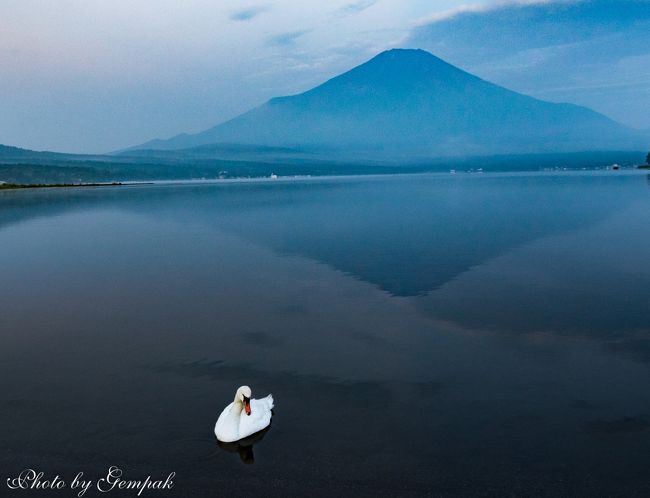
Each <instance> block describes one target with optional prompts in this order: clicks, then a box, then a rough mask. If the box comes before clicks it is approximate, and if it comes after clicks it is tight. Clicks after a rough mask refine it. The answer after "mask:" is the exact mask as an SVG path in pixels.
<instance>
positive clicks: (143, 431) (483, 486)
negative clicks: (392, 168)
mask: <svg viewBox="0 0 650 498" xmlns="http://www.w3.org/2000/svg"><path fill="white" fill-rule="evenodd" d="M648 219H650V188H649V185H648V180H647V177H646V176H645V175H642V174H626V173H624V172H615V173H614V172H612V173H580V174H566V173H565V174H520V175H517V174H484V175H462V174H459V175H453V176H451V175H420V176H395V177H375V178H338V179H310V180H304V181H297V180H296V181H275V182H270V181H267V182H249V183H218V184H205V185H164V186H148V187H121V188H101V189H69V190H66V189H55V190H34V191H31V192H27V191H22V192H1V193H0V262H1V264H2V273H1V275H2V285H1V286H0V303H2V312H1V313H0V330H1V332H2V335H1V338H2V339H1V340H2V347H1V348H0V388H1V389H2V392H3V395H2V396H3V403H2V404H1V405H0V423H1V424H2V426H3V427H5V428H11V429H10V430H6V429H5V430H4V431H3V450H2V452H0V462H1V463H2V464H3V465H2V468H3V469H6V470H5V472H6V474H7V477H8V476H10V475H12V474H13V473H17V472H19V471H20V470H22V469H24V468H26V467H32V468H39V469H40V470H43V471H44V472H46V474H47V473H48V472H50V473H58V474H60V475H67V476H72V477H74V475H75V474H76V473H77V472H79V471H84V473H85V475H88V476H95V477H100V476H101V475H103V474H105V470H106V468H107V467H108V466H110V465H119V466H121V467H122V468H123V469H124V471H125V473H126V474H129V475H130V476H131V478H138V477H140V478H142V477H143V476H146V475H149V474H152V475H163V474H165V472H167V473H168V472H171V471H174V472H176V473H177V478H176V485H175V486H176V488H175V490H176V491H178V493H179V494H183V493H184V494H187V495H190V496H202V495H205V496H213V495H214V493H215V492H216V491H215V490H217V491H218V492H222V493H224V494H225V493H229V492H237V493H238V494H243V495H247V494H253V493H254V490H255V489H268V490H270V493H271V494H278V495H286V494H304V493H306V492H310V493H312V494H316V495H319V494H324V495H326V494H342V495H349V494H354V495H356V496H377V495H379V496H381V495H386V496H395V495H399V496H408V495H414V496H415V495H423V494H433V495H444V496H472V495H481V496H503V495H515V496H555V495H562V496H567V495H568V496H602V495H606V496H629V495H634V494H636V495H643V494H644V493H647V492H650V478H649V477H648V474H647V468H648V465H649V464H650V424H649V423H648V421H649V420H650V390H649V389H648V386H647V379H648V368H649V367H650V306H648V294H649V291H650V260H649V258H648V257H647V248H648V247H650V224H649V223H648V222H647V220H648ZM241 384H248V385H250V386H251V387H252V388H253V395H254V396H255V395H256V394H258V395H262V394H266V393H268V392H272V393H273V395H274V397H275V400H276V408H275V413H276V414H275V416H274V419H273V429H272V430H271V431H270V432H269V433H268V434H267V435H266V436H265V437H264V440H263V441H261V442H260V443H259V444H255V447H254V450H255V451H254V461H255V465H252V466H245V465H241V461H249V460H250V459H251V458H252V445H251V446H248V447H245V446H246V445H244V447H241V448H234V450H235V451H236V452H237V453H238V455H239V456H240V458H232V457H233V455H230V454H228V451H217V452H213V451H212V450H211V449H208V448H207V447H206V446H207V442H206V440H207V439H210V438H212V441H214V439H213V433H212V430H213V427H214V423H215V421H216V419H217V417H218V415H219V413H220V412H221V410H222V409H223V407H224V406H225V405H226V404H228V403H229V402H230V401H231V398H232V392H233V390H234V389H236V387H237V386H238V385H241ZM227 449H230V450H233V448H227ZM249 449H250V451H251V452H250V454H249V453H248V450H249ZM206 450H207V451H210V452H211V453H210V455H211V456H210V457H209V458H204V457H205V455H206ZM242 483H246V486H245V487H242ZM269 483H272V487H269ZM261 486H265V488H260V487H261Z"/></svg>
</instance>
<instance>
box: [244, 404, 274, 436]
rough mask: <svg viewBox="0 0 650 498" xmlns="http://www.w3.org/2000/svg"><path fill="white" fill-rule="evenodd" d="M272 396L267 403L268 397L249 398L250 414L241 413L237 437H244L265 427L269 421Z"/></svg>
mask: <svg viewBox="0 0 650 498" xmlns="http://www.w3.org/2000/svg"><path fill="white" fill-rule="evenodd" d="M269 406H273V398H271V402H270V405H269V401H268V397H267V398H264V399H251V414H250V415H244V414H242V417H241V420H240V422H239V437H240V438H245V437H248V436H250V435H251V434H255V433H256V432H259V431H261V430H262V429H266V428H267V427H268V426H269V424H270V423H271V416H272V413H271V408H270V407H269Z"/></svg>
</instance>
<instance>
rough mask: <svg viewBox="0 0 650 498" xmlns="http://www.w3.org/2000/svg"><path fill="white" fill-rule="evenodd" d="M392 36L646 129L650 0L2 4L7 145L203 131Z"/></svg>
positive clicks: (1, 82) (354, 61)
mask: <svg viewBox="0 0 650 498" xmlns="http://www.w3.org/2000/svg"><path fill="white" fill-rule="evenodd" d="M396 47H401V48H423V49H426V50H429V51H431V52H432V53H434V54H435V55H437V56H439V57H442V58H443V59H445V60H447V61H448V62H450V63H452V64H455V65H457V66H459V67H461V68H462V69H465V70H467V71H470V72H472V73H474V74H476V75H478V76H480V77H482V78H485V79H487V80H490V81H493V82H495V83H498V84H501V85H503V86H506V87H508V88H511V89H513V90H516V91H520V92H523V93H527V94H529V95H532V96H534V97H538V98H541V99H544V100H549V101H554V102H573V103H577V104H581V105H586V106H588V107H591V108H593V109H595V110H597V111H599V112H602V113H604V114H606V115H608V116H610V117H612V118H613V119H616V120H617V121H619V122H621V123H624V124H626V125H628V126H632V127H637V128H650V122H649V121H648V119H647V116H648V114H649V111H650V0H537V1H535V0H511V1H497V0H460V1H459V0H440V1H423V0H328V1H327V2H323V1H308V0H302V1H300V2H296V1H295V0H273V1H267V0H260V1H248V0H241V1H239V0H236V1H233V0H231V1H214V0H184V1H176V0H128V1H127V0H0V143H2V144H6V145H15V146H19V147H26V148H30V149H36V150H54V151H66V152H84V153H102V152H108V151H113V150H116V149H120V148H124V147H127V146H130V145H135V144H139V143H142V142H145V141H147V140H150V139H152V138H168V137H171V136H173V135H176V134H178V133H182V132H187V133H193V132H198V131H202V130H204V129H206V128H209V127H212V126H214V125H216V124H218V123H220V122H222V121H224V120H226V119H229V118H231V117H234V116H236V115H238V114H240V113H241V112H244V111H246V110H248V109H250V108H252V107H254V106H257V105H259V104H262V103H263V102H265V101H266V100H268V99H269V98H271V97H275V96H280V95H290V94H294V93H298V92H301V91H304V90H307V89H309V88H311V87H313V86H315V85H317V84H319V83H321V82H323V81H325V80H327V79H328V78H331V77H333V76H335V75H337V74H339V73H341V72H343V71H345V70H347V69H350V68H351V67H353V66H355V65H358V64H360V63H363V62H365V61H366V60H368V59H370V58H371V57H373V56H374V55H376V54H377V53H379V52H381V51H382V50H386V49H390V48H396Z"/></svg>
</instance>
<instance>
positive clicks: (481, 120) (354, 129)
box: [132, 49, 648, 158]
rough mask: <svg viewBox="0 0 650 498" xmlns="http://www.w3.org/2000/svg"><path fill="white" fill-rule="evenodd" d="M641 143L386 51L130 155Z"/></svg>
mask: <svg viewBox="0 0 650 498" xmlns="http://www.w3.org/2000/svg"><path fill="white" fill-rule="evenodd" d="M644 138H648V137H645V135H643V134H642V133H641V132H639V131H637V130H632V129H630V128H627V127H625V126H623V125H621V124H618V123H616V122H614V121H612V120H611V119H609V118H607V117H606V116H603V115H602V114H598V113H596V112H594V111H592V110H590V109H587V108H585V107H580V106H576V105H572V104H555V103H549V102H544V101H541V100H537V99H534V98H532V97H528V96H526V95H522V94H519V93H516V92H513V91H510V90H507V89H505V88H503V87H500V86H497V85H494V84H492V83H489V82H487V81H484V80H482V79H480V78H478V77H476V76H473V75H471V74H469V73H467V72H465V71H463V70H461V69H458V68H457V67H454V66H452V65H451V64H448V63H446V62H444V61H443V60H441V59H439V58H437V57H435V56H434V55H432V54H430V53H428V52H425V51H423V50H406V49H395V50H389V51H386V52H382V53H381V54H379V55H377V56H376V57H374V58H373V59H371V60H370V61H368V62H366V63H364V64H362V65H360V66H357V67H355V68H354V69H352V70H350V71H348V72H346V73H344V74H341V75H340V76H337V77H335V78H333V79H331V80H329V81H327V82H325V83H323V84H322V85H320V86H318V87H316V88H314V89H312V90H309V91H307V92H304V93H301V94H299V95H294V96H289V97H279V98H274V99H271V100H270V101H268V102H267V103H266V104H264V105H262V106H260V107H257V108H255V109H253V110H251V111H249V112H247V113H244V114H242V115H240V116H238V117H236V118H234V119H232V120H230V121H227V122H225V123H222V124H220V125H218V126H215V127H213V128H211V129H209V130H206V131H204V132H202V133H198V134H194V135H187V134H183V135H178V136H176V137H174V138H171V139H169V140H154V141H151V142H148V143H146V144H143V145H141V146H137V147H134V148H132V150H133V149H159V150H160V149H166V150H170V149H185V148H190V147H196V146H201V145H206V144H218V143H229V144H233V143H236V144H242V145H254V146H261V147H283V148H293V149H299V150H303V151H312V152H321V153H325V154H327V153H329V152H332V153H335V154H339V155H341V154H342V155H343V156H344V155H345V154H346V153H348V152H349V153H351V154H355V153H356V154H357V155H358V154H366V155H368V157H372V156H376V157H391V156H395V157H409V158H414V157H415V158H417V157H421V158H427V157H429V158H430V157H435V156H478V155H493V154H521V153H546V152H552V153H558V152H577V151H594V150H645V149H646V148H647V146H648V140H644ZM358 157H361V156H358Z"/></svg>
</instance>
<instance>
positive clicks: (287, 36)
mask: <svg viewBox="0 0 650 498" xmlns="http://www.w3.org/2000/svg"><path fill="white" fill-rule="evenodd" d="M308 32H309V30H300V31H287V32H285V33H280V34H277V35H273V36H271V37H270V38H269V39H268V42H269V44H270V45H277V46H287V45H293V44H294V43H295V42H296V40H297V39H298V38H300V37H301V36H302V35H304V34H305V33H308Z"/></svg>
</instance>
